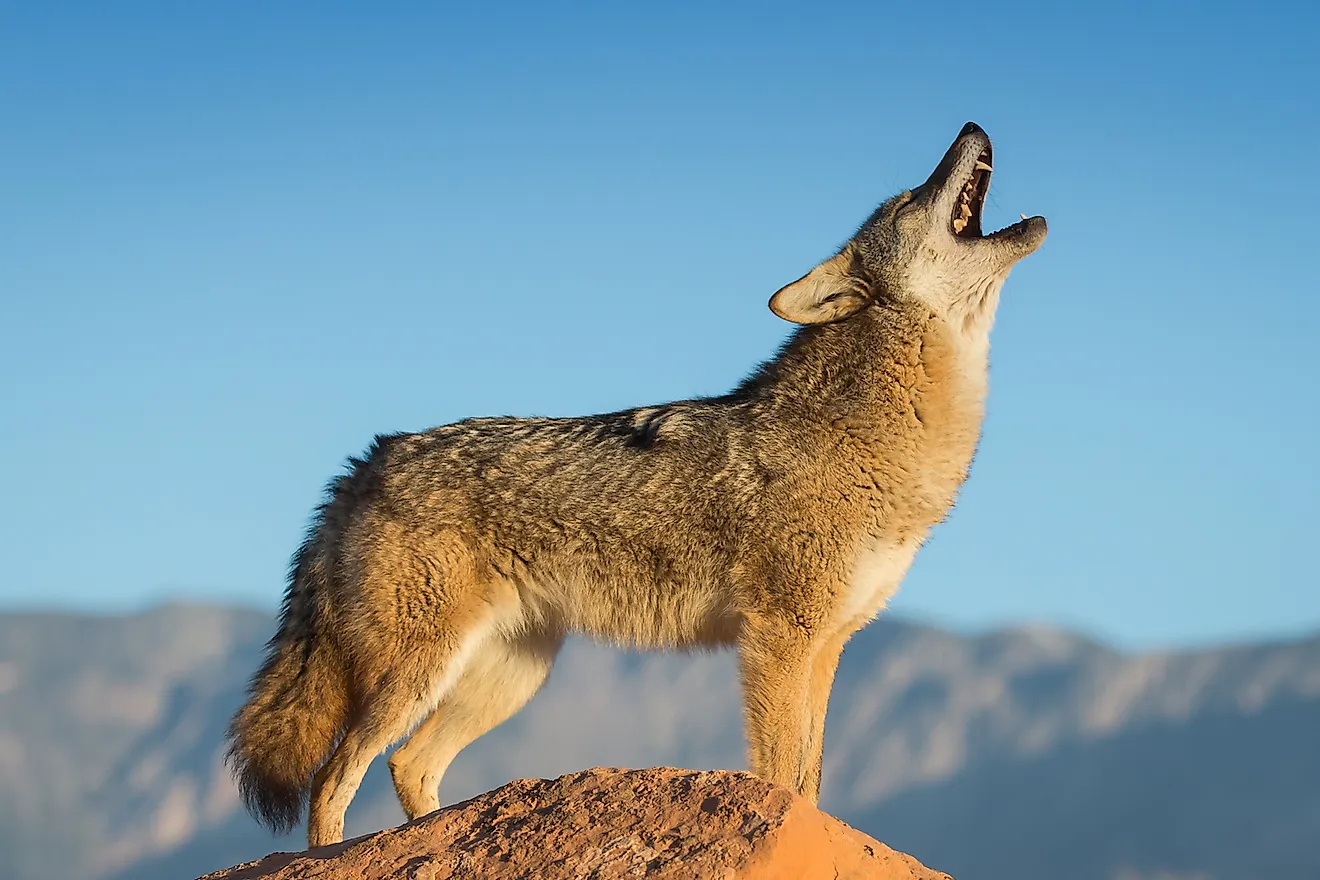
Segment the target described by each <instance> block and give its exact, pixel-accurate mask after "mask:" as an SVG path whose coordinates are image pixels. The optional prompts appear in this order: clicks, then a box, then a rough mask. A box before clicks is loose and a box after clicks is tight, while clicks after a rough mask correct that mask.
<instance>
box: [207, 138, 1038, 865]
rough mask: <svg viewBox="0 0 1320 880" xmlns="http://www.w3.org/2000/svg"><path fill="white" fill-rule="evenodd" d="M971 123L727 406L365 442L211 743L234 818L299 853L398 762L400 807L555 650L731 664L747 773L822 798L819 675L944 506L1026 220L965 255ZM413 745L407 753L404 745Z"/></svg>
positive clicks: (428, 804)
mask: <svg viewBox="0 0 1320 880" xmlns="http://www.w3.org/2000/svg"><path fill="white" fill-rule="evenodd" d="M990 174H991V153H990V139H989V137H987V136H986V133H985V132H984V131H983V130H982V129H981V128H980V127H979V126H977V125H975V124H973V123H968V124H967V125H966V126H965V127H964V128H963V130H962V131H961V132H960V133H959V135H958V138H957V140H955V141H954V142H953V145H952V146H951V147H950V148H949V150H948V152H946V153H945V154H944V158H943V159H942V160H941V161H940V163H939V166H938V167H937V168H936V169H935V171H934V173H932V174H931V176H930V178H929V179H928V180H927V181H926V182H925V183H923V184H922V185H921V186H919V187H917V188H916V189H914V190H910V191H907V192H903V193H900V194H899V195H897V196H894V197H893V198H891V199H890V200H889V201H887V202H885V203H884V204H883V205H881V206H880V207H879V208H878V209H877V210H876V211H875V213H873V214H872V215H871V216H870V218H869V219H867V221H866V222H865V223H864V224H863V225H862V227H861V228H860V229H859V230H858V231H857V233H856V234H855V235H853V236H852V237H851V238H850V239H849V240H848V241H847V242H846V243H845V244H844V245H843V247H842V248H841V249H840V250H839V252H838V253H836V254H835V255H834V256H832V257H830V258H829V259H827V260H825V261H824V262H823V263H821V264H820V265H818V266H816V267H815V268H814V269H812V270H811V271H810V272H808V273H807V274H806V275H804V276H802V277H801V278H799V279H798V280H797V281H794V282H793V283H792V284H789V285H787V286H786V287H784V288H782V289H781V290H779V291H778V292H777V293H775V295H774V296H773V297H772V298H771V299H770V308H771V310H773V311H774V313H775V314H776V315H778V316H779V317H781V318H784V319H785V320H787V321H792V322H794V323H796V324H802V325H805V326H803V327H801V328H799V329H797V330H796V332H794V334H793V335H792V337H791V338H790V339H789V340H788V341H787V343H786V344H785V345H784V346H783V348H782V349H781V350H780V352H779V353H778V355H777V356H776V357H775V358H774V359H773V360H771V361H769V362H768V363H766V364H764V365H763V366H762V367H761V368H760V369H758V370H757V371H756V372H755V373H754V374H753V375H752V376H751V377H749V378H748V379H746V380H745V381H744V382H743V383H742V384H741V385H739V386H738V387H737V388H736V389H735V390H733V391H732V392H731V393H729V394H726V395H724V396H722V397H711V398H703V399H696V400H683V401H678V402H676V403H667V404H662V405H659V406H648V407H642V408H640V409H631V410H625V411H623V412H616V413H608V414H605V415H595V416H586V417H583V418H563V419H548V418H526V419H520V418H482V419H469V420H466V421H462V422H458V423H456V424H453V425H445V426H443V427H439V428H433V429H431V430H429V431H425V432H423V433H420V434H391V435H385V436H380V437H377V438H376V440H375V442H374V444H373V446H372V447H371V449H370V450H369V451H368V453H367V454H366V456H365V457H364V458H362V459H360V460H358V459H353V460H350V462H349V467H348V469H347V471H346V473H344V474H343V475H342V476H339V477H338V478H336V479H334V480H333V481H332V482H331V483H330V485H329V487H328V489H327V494H326V498H325V501H324V503H323V504H322V505H321V506H320V508H319V509H318V510H317V512H316V515H315V517H314V519H313V521H312V524H311V527H310V529H309V531H308V533H307V538H306V540H305V541H304V542H303V545H302V546H301V547H300V548H299V550H298V552H297V553H296V554H295V556H294V559H293V562H292V570H291V574H290V577H289V586H288V591H287V593H286V595H285V599H284V606H283V610H282V614H281V617H280V626H279V631H278V632H277V634H276V635H275V637H274V638H273V639H272V640H271V643H270V646H269V654H268V656H267V658H266V661H265V664H264V665H263V666H262V667H261V669H260V670H259V671H258V672H257V674H256V676H255V677H254V678H253V680H252V684H251V690H250V698H249V700H248V702H247V704H246V705H245V706H243V708H242V709H240V710H239V712H238V713H237V715H236V716H235V717H234V720H233V724H232V726H231V728H230V731H229V736H230V739H231V748H230V760H231V762H232V764H233V766H234V767H235V770H236V773H237V776H238V780H239V783H240V787H241V790H242V793H243V796H244V798H245V800H246V802H247V804H248V807H249V809H250V810H251V811H252V812H253V813H254V814H255V815H257V816H258V817H260V818H261V819H262V820H264V821H265V822H266V823H268V824H269V825H271V826H272V827H274V828H276V829H279V830H288V829H290V828H291V827H293V826H294V825H295V824H296V823H297V822H298V819H299V816H300V814H301V812H302V805H303V803H304V801H305V800H307V799H308V793H309V791H310V803H309V810H308V828H307V836H308V842H309V844H310V845H311V846H322V845H325V844H329V843H334V842H336V841H339V840H340V839H341V838H342V837H343V831H344V812H345V810H346V809H347V808H348V804H349V801H350V800H352V798H353V796H354V794H355V793H356V792H357V788H358V786H359V784H360V783H361V781H362V776H363V774H364V773H365V772H366V770H367V766H368V765H369V764H370V763H371V761H372V760H373V759H374V758H375V757H376V756H377V755H378V754H380V753H381V752H383V751H384V750H385V749H386V748H388V747H389V745H390V744H391V743H394V742H396V741H398V740H400V739H402V738H403V737H405V736H406V737H407V741H406V742H405V743H404V744H403V745H402V746H401V747H400V748H399V749H398V750H396V751H395V752H394V753H393V755H392V756H391V757H390V760H389V766H390V771H391V773H392V774H393V777H394V786H395V788H396V789H397V791H398V795H399V800H400V801H401V802H402V804H403V809H404V810H405V812H407V814H408V816H409V817H410V818H415V817H417V816H421V815H423V814H425V813H428V812H430V811H432V810H435V809H437V808H438V807H439V805H440V801H439V794H438V788H439V784H440V778H441V777H442V776H443V775H444V772H445V770H446V768H447V767H448V766H449V764H450V762H451V761H452V760H453V759H454V757H455V756H456V755H457V754H458V753H459V751H461V750H462V749H463V748H464V747H465V746H467V745H468V744H469V743H471V742H472V741H473V740H475V739H476V738H477V737H479V736H481V735H482V734H483V733H485V732H487V731H489V730H490V729H491V728H493V727H495V726H496V725H498V724H500V723H501V722H503V721H505V720H506V719H508V718H509V717H511V716H512V715H513V714H514V713H515V712H517V711H518V710H519V709H520V708H522V706H523V705H525V704H526V703H527V701H528V700H529V699H531V697H532V695H533V694H535V693H536V691H537V690H538V689H539V688H540V687H541V685H542V684H543V683H544V682H545V680H546V677H547V675H548V674H549V672H550V667H551V664H552V663H553V662H554V659H555V654H556V653H557V652H558V651H559V648H560V645H561V644H562V643H563V640H564V637H565V636H566V634H568V633H574V632H576V633H584V634H586V635H588V636H592V637H595V638H598V639H603V640H606V641H608V642H611V643H614V644H616V645H623V646H628V647H633V648H653V649H683V648H691V647H698V646H700V647H709V646H719V645H735V646H737V650H738V656H739V669H740V674H741V684H742V695H743V711H744V721H745V725H746V733H747V742H748V749H749V755H748V761H749V763H750V766H751V769H752V771H753V772H754V773H756V774H757V775H759V776H761V777H764V778H765V779H768V780H770V781H772V782H776V783H780V784H782V785H785V786H787V787H788V788H790V789H794V790H796V791H798V792H800V793H801V794H802V795H804V796H805V797H807V798H809V799H812V800H813V801H814V800H815V798H816V796H817V794H818V790H819V788H820V768H821V739H822V734H823V732H824V726H825V708H826V704H827V702H828V700H829V694H830V687H831V685H832V683H833V680H834V671H835V667H836V666H837V665H838V662H839V655H840V652H841V651H842V650H843V645H844V643H845V642H846V641H847V640H848V638H849V637H850V636H851V635H852V634H853V633H854V632H856V631H857V630H858V629H860V628H861V627H862V626H865V625H866V623H867V622H868V621H869V620H870V619H871V618H872V617H874V616H875V615H876V614H877V613H878V612H879V610H880V609H881V608H882V607H883V606H884V604H885V603H886V601H887V600H888V599H889V597H890V596H892V595H893V594H894V592H895V591H896V590H897V589H898V585H899V582H900V581H901V580H902V578H903V575H904V574H905V573H906V572H907V570H908V567H909V566H910V565H911V563H912V559H913V557H914V556H915V555H916V552H917V549H918V548H919V547H920V546H921V544H922V542H923V541H924V540H925V539H926V536H927V534H928V533H929V531H930V529H931V527H932V526H934V525H935V524H936V523H937V522H939V521H940V520H941V519H942V518H943V517H944V516H945V515H946V514H947V513H948V511H949V509H950V508H951V507H952V505H953V503H954V498H955V496H956V494H957V492H958V488H959V486H960V485H961V484H962V482H963V480H964V479H965V478H966V476H967V469H968V467H969V465H970V463H971V460H972V454H973V452H974V451H975V449H976V444H977V439H978V437H979V435H980V431H981V421H982V416H983V412H984V402H985V395H986V361H987V357H988V354H989V333H990V327H991V324H992V323H993V321H994V315H995V308H996V305H997V303H998V300H999V291H1000V288H1001V287H1002V286H1003V284H1004V280H1005V278H1006V277H1007V276H1008V273H1009V270H1010V269H1011V268H1012V267H1013V265H1014V264H1015V263H1016V262H1017V261H1018V260H1020V259H1022V258H1023V257H1024V256H1026V255H1027V254H1029V253H1031V252H1032V251H1034V250H1036V248H1037V247H1039V246H1040V244H1041V242H1042V241H1043V240H1044V239H1045V230H1046V227H1045V220H1044V218H1042V217H1031V218H1026V217H1025V216H1024V217H1023V219H1022V221H1021V222H1019V223H1014V224H1013V225H1012V226H1009V227H1008V228H1006V229H1002V230H1000V231H999V232H995V233H992V234H989V235H983V234H982V232H981V208H982V205H983V204H984V201H985V196H986V191H987V190H988V189H989V187H990ZM410 734H411V735H410Z"/></svg>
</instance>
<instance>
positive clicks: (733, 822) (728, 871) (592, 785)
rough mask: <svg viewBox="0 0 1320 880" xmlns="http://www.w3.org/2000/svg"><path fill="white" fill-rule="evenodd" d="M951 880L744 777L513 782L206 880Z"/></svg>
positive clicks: (680, 773) (666, 775)
mask: <svg viewBox="0 0 1320 880" xmlns="http://www.w3.org/2000/svg"><path fill="white" fill-rule="evenodd" d="M624 877H652V878H664V880H688V878H691V880H707V878H720V880H753V878H755V880H817V878H819V880H835V878H839V880H950V878H949V877H948V875H946V874H941V873H939V872H938V871H932V870H930V869H928V868H925V867H923V866H922V865H921V864H920V863H919V862H917V860H916V859H914V858H912V857H911V856H907V855H903V854H902V853H898V852H895V851H894V850H892V849H890V848H889V847H887V846H885V845H884V844H882V843H878V842H877V841H875V840H872V839H871V838H870V837H867V836H866V835H865V834H862V833H861V832H860V831H855V830H853V829H852V828H849V827H848V826H847V825H845V824H844V823H842V822H840V821H839V820H838V819H835V818H834V817H832V816H828V815H826V814H825V813H822V812H821V811H820V810H817V809H816V808H815V807H813V806H811V805H810V804H808V803H807V802H806V801H804V800H802V799H801V798H799V797H797V796H796V795H794V794H793V793H791V792H789V791H787V790H785V789H783V788H779V787H777V786H774V785H771V784H769V783H767V782H764V781H762V780H760V779H757V778H756V777H754V776H751V775H749V774H746V773H729V772H709V773H698V772H694V771H690V770H675V769H671V768H655V769H651V770H605V769H596V770H587V771H585V772H582V773H574V774H571V775H569V776H561V777H560V778H559V779H549V780H547V779H520V780H517V781H515V782H511V783H509V784H508V785H506V786H504V787H502V788H498V789H496V790H494V791H491V792H487V793H486V794H484V795H481V796H480V797H476V798H473V799H472V800H470V801H465V802H464V803H461V804H456V805H454V806H452V807H446V808H445V809H442V810H439V811H437V812H435V813H432V814H431V815H429V816H424V817H423V818H421V819H418V820H417V821H416V822H411V823H409V824H407V825H403V826H401V827H399V828H396V829H393V830H389V831H382V832H380V833H378V834H372V835H369V836H367V837H359V838H357V839H356V840H350V841H346V842H344V843H341V844H337V845H335V846H327V847H322V848H320V849H316V850H312V851H310V852H306V853H276V854H274V855H270V856H267V857H266V858H264V859H262V860H261V861H258V862H250V863H248V864H246V865H238V866H237V867H234V868H230V869H229V870H227V871H220V872H218V873H215V874H208V875H207V876H206V877H205V878H203V880H313V878H315V880H450V878H453V880H460V878H490V880H515V878H517V880H524V878H526V880H532V878H536V880H561V878H562V880H569V878H574V880H577V878H593V880H612V878H624Z"/></svg>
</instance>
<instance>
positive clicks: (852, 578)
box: [837, 538, 921, 624]
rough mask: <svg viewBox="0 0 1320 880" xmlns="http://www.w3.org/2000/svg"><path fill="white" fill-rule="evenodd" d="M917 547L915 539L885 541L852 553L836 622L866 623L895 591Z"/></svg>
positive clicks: (919, 542) (864, 546) (874, 542)
mask: <svg viewBox="0 0 1320 880" xmlns="http://www.w3.org/2000/svg"><path fill="white" fill-rule="evenodd" d="M920 547H921V541H920V540H919V539H917V538H909V539H907V540H905V541H901V542H895V541H890V540H888V539H885V538H881V539H877V540H874V541H872V542H870V543H867V544H864V545H863V546H862V548H861V549H860V550H859V551H858V552H857V553H856V555H855V556H854V559H853V563H852V566H851V569H850V571H849V572H848V578H847V580H846V581H845V582H844V590H843V595H842V596H841V597H840V599H841V601H840V603H839V610H838V613H837V618H838V622H839V623H841V624H846V623H848V622H849V621H854V620H856V619H857V618H859V617H860V618H864V619H866V620H870V619H871V618H873V617H875V616H876V614H878V613H879V612H880V610H881V609H882V608H884V606H885V603H886V602H888V601H889V599H890V597H892V596H893V595H894V593H896V592H897V591H898V585H899V584H900V583H901V582H902V580H903V575H905V574H907V570H908V568H909V567H911V565H912V560H913V559H914V558H915V557H916V555H917V550H918V549H919V548H920Z"/></svg>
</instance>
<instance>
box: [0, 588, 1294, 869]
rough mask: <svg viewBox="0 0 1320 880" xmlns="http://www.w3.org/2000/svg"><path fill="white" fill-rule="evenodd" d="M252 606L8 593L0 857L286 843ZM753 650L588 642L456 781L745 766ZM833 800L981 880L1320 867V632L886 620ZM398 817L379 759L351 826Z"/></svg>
mask: <svg viewBox="0 0 1320 880" xmlns="http://www.w3.org/2000/svg"><path fill="white" fill-rule="evenodd" d="M273 627H274V621H273V620H272V618H271V617H270V616H269V615H267V614H264V613H260V612H257V611H252V610H247V609H241V608H228V607H219V606H188V605H167V606H161V607H158V608H155V609H152V610H150V611H147V612H144V613H140V614H130V615H79V614H71V613H57V612H6V613H0V878H3V880H51V878H66V880H128V878H134V880H187V878H191V877H196V876H198V875H200V874H202V873H205V872H207V871H211V870H215V869H217V868H221V867H225V866H227V865H230V864H233V863H236V862H239V861H243V860H246V859H252V858H257V857H260V856H262V855H264V854H266V853H267V852H270V851H273V850H277V849H301V848H302V846H303V838H302V837H301V834H302V832H301V829H300V830H299V831H296V832H295V833H294V835H293V836H292V837H285V838H276V837H272V836H271V835H270V834H268V833H267V832H265V831H264V830H262V829H261V828H259V827H258V826H257V825H256V823H255V822H253V821H252V819H251V818H250V817H248V815H247V814H246V813H245V812H244V811H243V809H242V807H241V805H240V803H239V801H238V797H237V794H236V791H235V789H234V786H233V783H232V781H231V779H230V777H229V774H228V772H227V771H226V769H225V766H224V763H223V752H224V744H223V734H224V730H225V726H226V724H227V723H228V719H229V716H230V714H231V713H232V712H233V710H234V709H235V708H236V707H237V705H238V704H239V702H240V701H241V700H242V698H243V692H244V688H245V686H246V682H247V679H248V676H250V675H251V673H252V671H253V670H254V669H255V668H256V666H257V664H258V662H259V658H260V656H261V652H262V647H263V645H264V643H265V641H266V639H268V638H269V636H270V634H271V633H272V631H273ZM738 713H739V710H738V688H737V679H736V666H735V664H734V660H733V657H732V655H731V654H728V653H723V654H697V655H687V656H680V655H667V656H662V655H642V654H630V653H626V652H620V651H615V650H612V649H609V648H606V647H602V646H597V645H592V644H588V643H586V642H581V641H571V642H570V643H569V644H568V646H567V647H566V648H565V650H564V652H563V654H562V655H561V657H560V660H559V662H558V664H557V665H556V667H555V671H554V673H553V674H552V676H551V680H550V683H549V684H548V685H547V686H546V688H545V690H544V691H542V692H541V694H539V695H538V696H537V697H536V699H535V700H533V701H532V703H531V704H530V705H529V706H528V707H527V708H526V709H525V710H524V711H523V712H522V713H520V714H519V715H517V716H515V717H514V718H513V719H512V720H511V721H509V722H508V723H506V724H505V725H503V726H502V727H500V728H497V729H496V730H495V731H493V732H491V733H490V734H488V735H487V736H485V737H483V738H482V739H480V740H478V741H477V743H475V744H474V745H473V746H471V747H470V748H469V749H467V750H466V751H465V752H464V753H463V754H462V755H460V756H459V758H458V760H457V761H456V762H455V763H454V765H453V767H452V768H451V769H450V771H449V774H448V775H447V776H446V778H445V781H444V785H443V787H442V790H441V798H442V800H443V801H444V802H446V803H451V802H455V801H458V800H461V799H464V798H467V797H470V796H472V795H474V794H477V793H479V792H482V791H485V790H487V789H490V788H493V787H495V786H498V785H500V784H502V783H504V782H507V781H509V780H510V779H514V778H518V777H540V776H556V775H559V774H561V773H567V772H570V771H574V770H579V769H583V768H586V767H592V766H626V767H644V766H653V765H673V766H681V767H691V768H698V769H705V768H735V769H736V768H742V767H743V766H744V757H743V741H742V734H741V729H740V719H739V714H738ZM825 755H826V761H825V776H824V786H823V793H822V801H821V806H822V807H823V808H824V809H826V810H828V811H829V812H832V813H834V814H835V815H837V816H839V817H840V818H842V819H843V820H844V821H846V822H848V823H850V824H852V825H853V826H855V827H857V828H859V829H860V830H862V831H865V832H866V833H868V834H870V835H872V836H874V837H876V838H878V839H880V840H883V841H884V842H885V843H887V844H889V845H890V846H893V847H894V848H896V849H899V850H903V851H905V852H910V853H912V854H913V855H915V856H916V857H917V858H919V859H920V860H921V861H923V862H925V863H926V864H928V865H932V866H934V867H938V868H940V869H941V870H944V871H947V872H949V873H950V874H952V875H953V876H955V877H959V878H964V880H1010V878H1013V880H1046V878H1050V880H1055V878H1060V877H1066V878H1069V880H1230V878H1231V880H1253V878H1261V880H1264V878H1281V877H1299V878H1309V877H1320V634H1318V635H1315V636H1311V637H1309V638H1297V639H1290V640H1279V641H1272V642H1263V643H1257V644H1243V645H1232V646H1219V647H1213V648H1206V649H1200V650H1184V651H1177V652H1163V653H1142V654H1132V653H1124V652H1120V651H1116V650H1114V649H1112V648H1110V647H1107V646H1105V645H1103V644H1100V643H1098V642H1096V641H1094V640H1091V639H1088V638H1086V637H1083V636H1080V635H1077V634H1073V633H1069V632H1066V631H1062V630H1057V629H1050V628H1040V627H1030V628H1029V627H1024V628H1014V629H1004V630H997V631H993V632H986V633H982V634H976V635H960V634H955V633H952V632H948V631H944V630H940V629H937V628H933V627H929V626H922V625H918V624H916V623H912V622H907V621H903V620H899V619H896V618H892V617H882V618H881V619H880V620H878V621H877V622H875V623H873V624H872V625H871V626H870V627H869V628H867V629H866V630H864V631H862V632H861V633H859V634H858V635H857V636H856V637H855V638H854V639H853V641H852V642H851V643H850V644H849V645H848V648H847V650H846V651H845V653H844V659H843V662H842V664H841V666H840V669H839V675H838V679H837V682H836V685H835V690H834V693H833V696H832V698H831V703H830V713H829V718H828V723H827V730H826V746H825ZM400 821H402V814H401V813H400V811H399V809H398V806H397V804H396V803H395V800H394V795H393V791H392V789H391V787H390V785H389V779H388V773H387V772H386V769H385V767H384V761H383V760H380V761H377V762H376V765H375V766H373V768H372V771H371V773H370V774H368V777H367V781H366V783H365V784H364V786H363V789H362V792H361V793H360V794H359V796H358V798H357V800H356V801H355V802H354V805H353V807H352V808H351V809H350V811H349V827H348V832H349V833H350V834H358V833H365V832H367V831H373V830H376V829H378V828H382V827H386V826H390V825H395V824H398V823H399V822H400Z"/></svg>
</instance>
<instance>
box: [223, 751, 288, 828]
mask: <svg viewBox="0 0 1320 880" xmlns="http://www.w3.org/2000/svg"><path fill="white" fill-rule="evenodd" d="M228 759H229V764H230V766H231V767H232V768H233V770H234V775H235V776H236V777H237V778H238V794H239V797H241V798H242V800H243V805H244V806H245V807H247V811H248V813H250V814H251V815H252V818H254V819H256V820H257V822H258V823H260V824H262V825H264V826H266V827H267V828H269V829H270V830H271V831H273V832H275V833H276V834H288V833H289V832H290V831H292V830H293V829H295V828H297V827H298V823H299V821H301V820H302V814H303V807H304V805H305V804H306V800H307V790H306V787H305V786H303V785H290V784H289V783H288V782H286V781H284V780H281V779H277V778H274V777H272V776H270V775H268V774H264V773H262V772H260V771H259V770H257V769H256V768H255V767H253V766H252V764H251V762H250V761H248V760H246V759H245V758H244V756H243V755H239V754H236V753H234V752H230V753H229V755H228Z"/></svg>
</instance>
